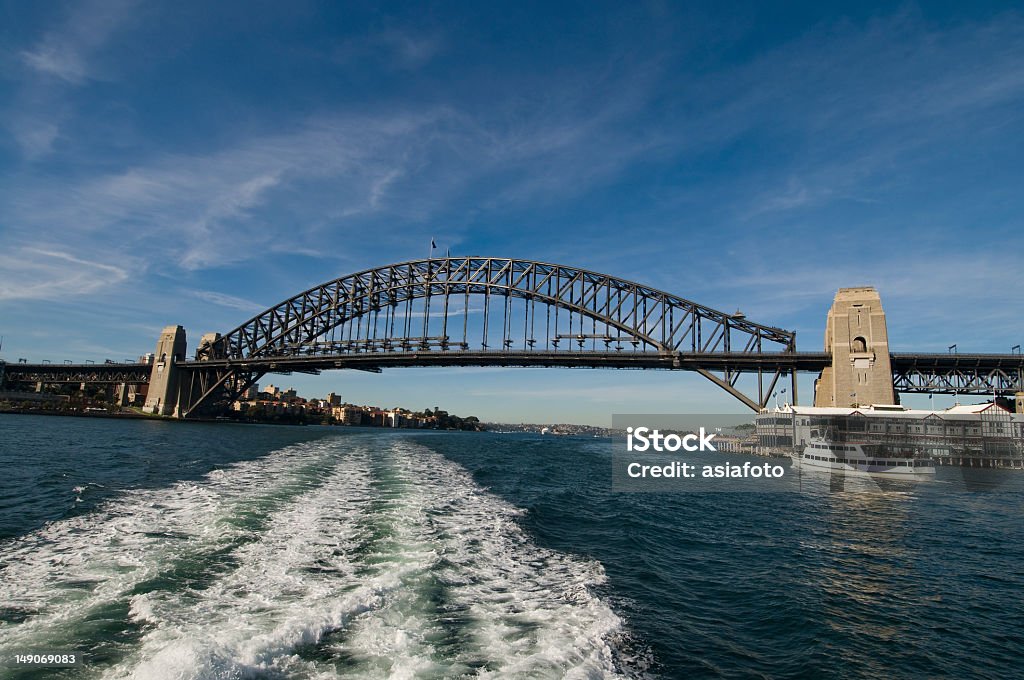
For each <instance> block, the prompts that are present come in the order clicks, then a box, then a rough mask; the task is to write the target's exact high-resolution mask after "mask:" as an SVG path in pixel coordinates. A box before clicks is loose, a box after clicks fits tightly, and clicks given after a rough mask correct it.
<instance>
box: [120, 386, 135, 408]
mask: <svg viewBox="0 0 1024 680" xmlns="http://www.w3.org/2000/svg"><path fill="white" fill-rule="evenodd" d="M116 394H117V405H118V406H120V407H122V408H123V407H125V406H127V405H128V402H129V401H131V398H130V397H129V396H128V395H129V387H128V383H121V384H120V385H118V386H117V392H116Z"/></svg>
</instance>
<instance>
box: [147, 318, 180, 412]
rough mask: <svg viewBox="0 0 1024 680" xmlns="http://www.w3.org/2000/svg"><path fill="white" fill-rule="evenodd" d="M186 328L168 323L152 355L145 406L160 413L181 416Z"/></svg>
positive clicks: (148, 409)
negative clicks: (180, 366) (180, 370)
mask: <svg viewBox="0 0 1024 680" xmlns="http://www.w3.org/2000/svg"><path fill="white" fill-rule="evenodd" d="M185 348H186V343H185V329H184V328H182V327H181V326H167V327H166V328H164V330H163V332H161V333H160V339H159V340H158V341H157V343H156V353H155V354H154V355H153V371H152V372H151V373H150V375H149V391H148V392H147V393H146V406H145V410H146V411H147V412H149V413H155V414H156V415H160V416H169V415H174V416H178V415H179V413H178V379H179V376H178V368H177V366H176V363H177V362H179V361H183V360H184V359H185Z"/></svg>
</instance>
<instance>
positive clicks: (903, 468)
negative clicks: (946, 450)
mask: <svg viewBox="0 0 1024 680" xmlns="http://www.w3.org/2000/svg"><path fill="white" fill-rule="evenodd" d="M796 462H797V464H798V465H799V466H800V467H801V468H802V469H809V470H840V471H845V472H864V473H867V474H869V475H875V476H879V477H896V478H902V479H912V478H914V477H917V476H919V475H934V474H935V465H934V463H933V462H932V460H931V459H928V458H915V457H913V456H899V455H893V454H892V453H889V452H887V451H886V450H885V447H884V446H882V445H880V444H856V443H853V442H833V441H829V440H827V439H812V440H811V441H810V443H809V444H808V445H807V446H806V447H805V448H804V450H803V452H802V453H800V454H798V455H797V458H796Z"/></svg>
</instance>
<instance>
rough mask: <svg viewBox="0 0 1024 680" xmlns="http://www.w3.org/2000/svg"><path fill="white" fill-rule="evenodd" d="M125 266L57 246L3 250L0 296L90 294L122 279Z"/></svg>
mask: <svg viewBox="0 0 1024 680" xmlns="http://www.w3.org/2000/svg"><path fill="white" fill-rule="evenodd" d="M128 276H129V273H128V271H127V270H125V269H124V268H122V267H119V266H116V265H113V264H107V263H104V262H97V261H91V260H86V259H83V258H81V257H78V256H76V255H72V254H70V253H67V252H63V251H60V250H55V249H43V248H18V249H12V250H10V251H8V252H5V253H0V300H19V299H30V300H55V299H64V298H67V297H79V296H83V295H89V294H91V293H94V292H95V291H98V290H101V289H103V288H106V287H108V286H116V285H118V284H120V283H123V282H124V281H125V280H126V279H127V278H128Z"/></svg>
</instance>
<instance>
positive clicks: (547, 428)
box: [540, 427, 551, 434]
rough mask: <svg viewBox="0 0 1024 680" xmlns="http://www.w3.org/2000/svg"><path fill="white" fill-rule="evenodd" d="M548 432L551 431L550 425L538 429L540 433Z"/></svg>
mask: <svg viewBox="0 0 1024 680" xmlns="http://www.w3.org/2000/svg"><path fill="white" fill-rule="evenodd" d="M548 432H551V428H550V427H542V428H541V430H540V433H541V434H547V433H548Z"/></svg>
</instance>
